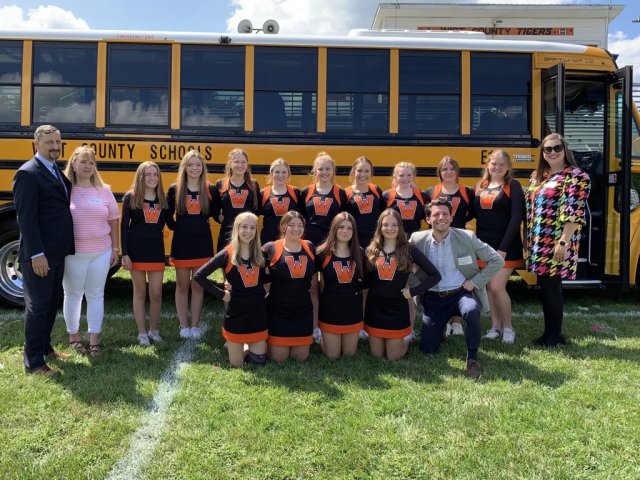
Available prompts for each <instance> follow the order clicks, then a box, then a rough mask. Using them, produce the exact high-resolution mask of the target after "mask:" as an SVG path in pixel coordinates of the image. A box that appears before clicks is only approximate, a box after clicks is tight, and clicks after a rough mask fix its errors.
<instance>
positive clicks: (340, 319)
mask: <svg viewBox="0 0 640 480" xmlns="http://www.w3.org/2000/svg"><path fill="white" fill-rule="evenodd" d="M362 255H363V257H362V258H364V252H363V253H362ZM316 265H317V268H318V271H319V272H321V273H322V284H323V289H322V293H321V294H320V305H319V308H318V321H319V322H318V326H319V327H320V330H322V331H323V332H328V333H335V334H340V335H341V334H344V333H357V332H359V331H360V330H362V327H363V321H362V288H363V282H362V278H360V277H359V275H358V271H357V268H356V262H355V260H353V258H351V257H347V258H342V257H338V256H336V255H335V254H329V255H326V256H324V255H318V258H317V260H316Z"/></svg>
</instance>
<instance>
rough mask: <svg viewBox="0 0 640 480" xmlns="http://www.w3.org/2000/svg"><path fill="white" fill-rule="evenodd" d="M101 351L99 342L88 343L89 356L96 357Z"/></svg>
mask: <svg viewBox="0 0 640 480" xmlns="http://www.w3.org/2000/svg"><path fill="white" fill-rule="evenodd" d="M100 353H101V351H100V344H99V343H96V344H95V345H89V356H90V357H93V358H95V357H97V356H99V355H100Z"/></svg>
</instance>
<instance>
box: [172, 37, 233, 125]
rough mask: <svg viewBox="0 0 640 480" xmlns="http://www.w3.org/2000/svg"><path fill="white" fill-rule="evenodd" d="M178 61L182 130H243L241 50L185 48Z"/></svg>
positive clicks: (192, 46)
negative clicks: (190, 128) (198, 128)
mask: <svg viewBox="0 0 640 480" xmlns="http://www.w3.org/2000/svg"><path fill="white" fill-rule="evenodd" d="M180 61H181V68H180V72H181V80H180V89H181V95H180V97H181V118H182V126H183V127H216V128H220V129H230V130H244V67H245V66H244V64H245V53H244V47H235V46H224V47H221V46H213V47H211V46H203V45H185V46H183V47H182V51H181V56H180Z"/></svg>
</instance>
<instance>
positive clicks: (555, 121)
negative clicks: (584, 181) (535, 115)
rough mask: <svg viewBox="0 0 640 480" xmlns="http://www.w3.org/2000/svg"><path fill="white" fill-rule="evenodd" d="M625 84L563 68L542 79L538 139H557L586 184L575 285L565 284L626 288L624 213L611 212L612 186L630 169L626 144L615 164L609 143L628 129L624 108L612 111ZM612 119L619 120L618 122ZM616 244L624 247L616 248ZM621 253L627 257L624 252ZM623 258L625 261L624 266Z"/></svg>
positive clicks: (619, 78)
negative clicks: (587, 180)
mask: <svg viewBox="0 0 640 480" xmlns="http://www.w3.org/2000/svg"><path fill="white" fill-rule="evenodd" d="M626 78H627V77H626V76H625V74H624V70H621V71H619V72H615V74H613V75H612V74H611V73H610V72H607V73H602V72H576V71H573V70H570V71H567V70H565V68H564V65H563V64H559V65H556V66H554V67H552V68H550V69H548V70H547V71H546V72H544V74H543V116H542V119H543V125H542V133H543V135H542V136H543V137H544V136H546V135H547V134H549V133H552V132H557V133H560V134H561V135H562V136H563V137H564V138H565V140H566V142H567V145H568V146H569V149H570V150H571V152H572V153H573V156H574V158H575V160H576V162H577V163H578V165H579V166H580V167H581V168H582V169H583V170H584V171H585V172H587V173H588V174H589V176H590V178H591V194H590V196H589V202H588V208H587V212H586V214H587V224H586V226H585V227H584V228H583V229H582V239H581V243H580V252H579V263H578V273H577V277H576V280H575V281H573V282H565V283H569V284H576V285H584V286H586V285H590V284H592V285H598V284H601V283H605V282H606V283H618V284H622V285H623V286H628V274H629V270H628V264H629V262H628V258H629V254H628V244H629V241H628V239H629V219H628V208H627V215H626V218H625V215H620V214H619V213H618V212H615V211H614V209H613V208H612V205H613V201H614V199H615V191H614V190H615V188H616V186H618V184H619V183H620V182H622V181H623V180H624V178H625V177H626V179H627V180H626V181H627V182H628V181H629V180H628V179H629V177H630V175H629V173H624V172H623V171H622V166H623V165H624V164H625V163H626V164H627V165H628V164H629V161H628V160H627V161H626V162H623V161H622V158H627V159H629V157H630V154H629V153H628V151H629V145H630V140H629V141H628V142H627V144H628V145H627V156H626V157H624V156H622V155H623V153H622V150H623V149H622V148H621V149H620V152H621V153H620V154H621V157H619V158H616V150H617V146H616V145H615V141H614V133H615V132H616V131H617V130H616V129H621V130H628V135H627V136H629V135H630V121H629V122H628V123H627V124H626V125H628V127H627V128H625V127H623V125H624V124H623V119H622V114H623V111H624V107H622V108H618V110H620V111H619V112H617V111H616V108H617V107H616V105H617V103H616V93H614V92H624V90H625V88H623V87H625V86H626V85H630V82H627V80H626ZM629 92H630V90H629ZM623 98H624V97H623ZM629 98H630V97H629ZM629 102H630V99H629ZM622 103H624V102H622ZM629 105H630V103H629ZM629 112H630V110H629ZM627 114H628V113H627ZM616 115H619V117H620V119H619V121H617V120H616V118H617V117H616ZM621 145H622V142H621ZM626 169H627V170H628V167H626ZM627 191H628V189H627ZM626 205H627V206H628V199H627V203H626ZM620 238H626V239H627V241H625V242H620V241H619V239H620ZM625 247H626V253H625V252H623V250H624V249H625ZM623 257H624V258H626V263H624V264H623V262H622V259H623Z"/></svg>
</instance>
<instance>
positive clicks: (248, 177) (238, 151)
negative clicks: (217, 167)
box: [224, 148, 258, 210]
mask: <svg viewBox="0 0 640 480" xmlns="http://www.w3.org/2000/svg"><path fill="white" fill-rule="evenodd" d="M236 154H239V155H242V156H244V158H245V159H246V160H247V170H246V171H245V172H244V181H245V183H246V184H247V186H248V187H249V190H251V193H252V195H253V209H254V210H258V192H257V191H256V190H258V189H257V188H256V185H257V182H256V181H255V180H254V179H253V176H252V175H251V165H250V164H249V155H248V154H247V152H245V151H244V150H243V149H242V148H234V149H232V150H230V151H229V156H228V158H227V164H226V165H225V167H224V175H225V177H226V178H225V179H224V182H226V183H227V186H228V185H229V183H231V175H232V171H231V163H232V162H233V157H235V156H236Z"/></svg>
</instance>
